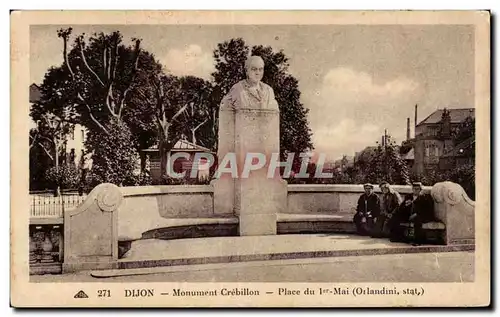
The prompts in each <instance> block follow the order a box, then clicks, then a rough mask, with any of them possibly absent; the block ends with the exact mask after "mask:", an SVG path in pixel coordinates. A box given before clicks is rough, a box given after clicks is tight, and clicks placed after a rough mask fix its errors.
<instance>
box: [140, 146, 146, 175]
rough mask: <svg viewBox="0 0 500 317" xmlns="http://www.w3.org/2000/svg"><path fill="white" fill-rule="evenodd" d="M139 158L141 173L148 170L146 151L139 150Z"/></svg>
mask: <svg viewBox="0 0 500 317" xmlns="http://www.w3.org/2000/svg"><path fill="white" fill-rule="evenodd" d="M139 159H140V161H141V173H144V172H145V171H146V153H145V152H144V151H141V150H139Z"/></svg>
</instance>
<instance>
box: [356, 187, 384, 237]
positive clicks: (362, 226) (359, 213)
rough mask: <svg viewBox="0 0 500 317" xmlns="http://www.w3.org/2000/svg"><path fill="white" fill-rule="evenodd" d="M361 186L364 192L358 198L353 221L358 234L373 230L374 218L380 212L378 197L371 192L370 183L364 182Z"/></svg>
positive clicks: (368, 232) (365, 233)
mask: <svg viewBox="0 0 500 317" xmlns="http://www.w3.org/2000/svg"><path fill="white" fill-rule="evenodd" d="M363 188H364V189H365V193H364V194H362V195H361V196H360V197H359V199H358V204H357V207H356V214H355V215H354V219H353V221H354V224H355V225H356V231H357V233H358V234H360V235H370V234H371V233H372V231H373V227H374V224H375V221H376V218H377V217H378V216H379V214H380V199H379V198H378V196H377V195H376V194H375V193H374V192H373V185H372V184H365V185H364V186H363Z"/></svg>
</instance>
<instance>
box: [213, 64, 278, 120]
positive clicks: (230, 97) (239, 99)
mask: <svg viewBox="0 0 500 317" xmlns="http://www.w3.org/2000/svg"><path fill="white" fill-rule="evenodd" d="M245 72H246V79H244V80H242V81H240V82H238V83H236V84H235V85H234V86H233V87H232V88H231V90H230V91H229V93H228V94H227V95H226V96H225V97H224V98H223V99H222V102H221V106H220V110H237V109H264V110H278V103H277V102H276V99H275V97H274V91H273V89H272V88H271V86H269V85H267V84H265V83H263V82H262V81H261V80H262V77H263V75H264V61H263V60H262V58H261V57H259V56H250V57H249V58H248V59H247V61H246V63H245Z"/></svg>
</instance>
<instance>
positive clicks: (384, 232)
mask: <svg viewBox="0 0 500 317" xmlns="http://www.w3.org/2000/svg"><path fill="white" fill-rule="evenodd" d="M379 186H380V189H381V190H382V198H381V200H380V209H381V210H380V216H379V217H378V218H377V221H376V223H375V230H374V232H373V235H372V237H374V238H382V237H384V238H386V237H389V236H390V223H391V220H392V216H393V215H394V214H395V213H396V212H397V210H398V209H399V206H400V205H401V203H402V202H403V199H402V198H401V195H400V194H399V193H398V192H397V191H395V190H394V189H392V188H391V186H390V185H389V183H388V182H382V183H380V185H379Z"/></svg>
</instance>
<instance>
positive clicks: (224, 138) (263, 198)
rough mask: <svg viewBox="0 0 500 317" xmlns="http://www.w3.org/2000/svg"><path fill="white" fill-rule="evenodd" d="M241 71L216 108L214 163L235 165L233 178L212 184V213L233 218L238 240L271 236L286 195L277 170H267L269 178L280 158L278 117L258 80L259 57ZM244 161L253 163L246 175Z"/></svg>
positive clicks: (226, 175) (266, 88) (267, 89)
mask: <svg viewBox="0 0 500 317" xmlns="http://www.w3.org/2000/svg"><path fill="white" fill-rule="evenodd" d="M245 70H246V77H247V78H246V79H244V80H242V81H240V82H238V83H237V84H235V85H234V86H233V87H232V88H231V90H230V91H229V93H228V94H227V95H226V96H225V97H224V98H223V100H222V102H221V105H220V110H219V142H218V152H217V157H218V165H219V168H220V167H221V166H222V167H223V166H228V167H229V165H226V164H232V163H234V162H236V166H237V169H236V170H237V175H234V174H231V173H223V174H220V175H219V177H218V179H216V180H215V181H214V182H213V185H214V212H215V213H216V214H234V215H237V216H238V217H239V233H240V235H242V236H244V235H272V234H276V215H277V213H280V212H283V211H284V210H285V208H286V195H287V187H286V182H285V181H283V180H282V179H281V177H280V175H279V170H278V169H275V170H274V169H271V174H272V175H268V171H269V165H270V164H271V165H272V166H277V164H276V163H274V164H272V163H271V161H272V160H274V162H275V161H277V160H279V152H280V132H279V128H280V113H279V107H278V103H277V102H276V99H275V97H274V91H273V89H272V88H271V87H270V86H269V85H267V84H265V83H263V82H262V81H261V80H262V76H263V75H264V61H263V60H262V58H260V57H258V56H251V57H250V58H249V59H248V60H247V62H246V64H245ZM259 157H260V159H259ZM263 157H265V160H264V159H263ZM231 158H232V159H231ZM247 161H249V162H252V164H254V168H253V169H252V170H251V171H250V172H249V171H248V168H247V169H246V170H245V168H244V167H245V163H246V164H247V165H248V162H247ZM263 161H264V162H263ZM257 166H258V167H260V168H257ZM247 167H248V166H247ZM235 176H236V177H235Z"/></svg>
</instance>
